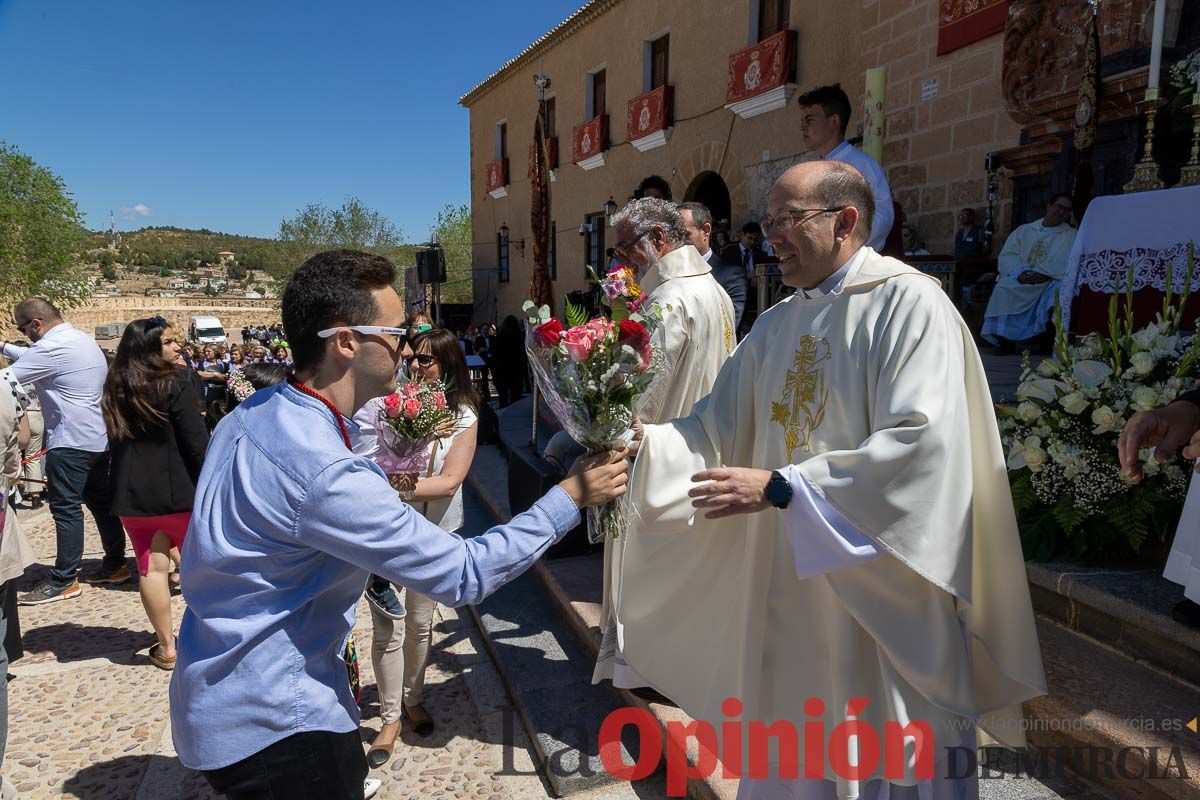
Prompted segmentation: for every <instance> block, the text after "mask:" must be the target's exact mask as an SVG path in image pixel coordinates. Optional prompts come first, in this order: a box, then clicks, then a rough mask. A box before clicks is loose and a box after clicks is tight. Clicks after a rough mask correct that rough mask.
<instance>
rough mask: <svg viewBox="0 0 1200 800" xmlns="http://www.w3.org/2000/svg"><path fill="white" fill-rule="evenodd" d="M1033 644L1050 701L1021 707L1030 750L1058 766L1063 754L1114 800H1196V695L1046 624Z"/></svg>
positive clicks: (1199, 745) (1199, 782)
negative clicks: (1039, 648)
mask: <svg viewBox="0 0 1200 800" xmlns="http://www.w3.org/2000/svg"><path fill="white" fill-rule="evenodd" d="M1038 636H1039V639H1040V641H1041V646H1042V659H1043V661H1044V663H1045V667H1046V680H1047V684H1048V687H1049V690H1050V693H1049V694H1048V695H1047V696H1045V697H1040V698H1037V699H1035V700H1032V701H1030V702H1028V703H1026V704H1025V712H1026V722H1027V724H1028V726H1029V730H1028V738H1029V743H1030V744H1031V745H1033V746H1034V747H1037V748H1040V749H1041V750H1042V751H1043V754H1044V755H1048V754H1051V753H1055V754H1056V757H1058V758H1061V757H1062V756H1063V751H1058V750H1056V748H1066V749H1067V750H1068V751H1070V752H1071V754H1072V759H1073V762H1072V763H1074V764H1075V766H1076V767H1077V769H1076V771H1077V772H1079V773H1081V774H1082V775H1083V776H1084V777H1085V779H1087V780H1089V781H1090V782H1093V783H1095V784H1098V785H1100V786H1102V787H1103V788H1104V789H1106V790H1107V791H1109V792H1111V793H1112V794H1113V795H1114V796H1116V797H1119V798H1129V800H1134V799H1135V798H1136V799H1137V800H1168V799H1169V800H1195V798H1198V797H1200V735H1198V734H1196V733H1194V732H1193V731H1191V730H1189V729H1188V728H1187V727H1186V726H1187V724H1188V723H1189V722H1190V721H1192V720H1194V718H1195V717H1196V715H1197V714H1200V691H1198V690H1197V689H1196V688H1195V687H1194V686H1191V685H1190V684H1188V683H1186V682H1183V681H1180V680H1178V679H1176V678H1174V677H1173V676H1171V675H1168V674H1166V673H1164V672H1162V671H1161V670H1158V669H1155V668H1153V667H1150V666H1147V665H1145V664H1142V663H1138V662H1136V661H1134V660H1132V659H1130V658H1128V657H1126V656H1125V654H1124V653H1122V652H1120V651H1119V650H1117V649H1115V648H1113V647H1110V646H1108V645H1106V644H1103V643H1101V642H1098V641H1096V640H1095V639H1092V638H1090V637H1088V636H1086V635H1084V634H1082V633H1080V632H1078V631H1076V630H1072V629H1070V628H1067V627H1064V626H1063V625H1060V624H1058V623H1057V622H1056V621H1055V620H1052V619H1048V618H1047V617H1045V616H1039V618H1038ZM1193 724H1194V723H1193ZM1122 754H1123V755H1122ZM1093 758H1094V759H1096V761H1095V763H1093V761H1092V759H1093ZM1106 758H1107V759H1109V760H1110V763H1111V764H1112V765H1113V766H1112V768H1111V770H1109V769H1106V768H1105V766H1104V762H1105V759H1106ZM1122 764H1124V767H1123V768H1122V767H1121V765H1122ZM1152 765H1153V767H1152ZM1154 776H1157V777H1154Z"/></svg>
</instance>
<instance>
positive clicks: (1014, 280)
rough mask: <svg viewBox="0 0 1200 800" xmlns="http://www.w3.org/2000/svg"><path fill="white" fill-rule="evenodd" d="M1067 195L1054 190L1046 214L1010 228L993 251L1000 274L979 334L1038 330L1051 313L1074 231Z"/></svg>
mask: <svg viewBox="0 0 1200 800" xmlns="http://www.w3.org/2000/svg"><path fill="white" fill-rule="evenodd" d="M1071 208H1072V206H1071V196H1070V195H1068V194H1059V195H1055V196H1054V197H1053V198H1052V199H1051V200H1050V204H1049V205H1048V206H1046V215H1045V216H1044V217H1043V218H1042V219H1040V220H1038V221H1037V222H1030V223H1028V224H1027V225H1022V226H1020V227H1019V228H1017V229H1016V230H1015V231H1013V232H1012V233H1011V234H1009V237H1008V239H1007V240H1006V241H1005V242H1004V247H1003V249H1001V251H1000V255H999V256H998V257H997V266H998V268H999V272H1000V277H999V278H998V279H997V280H996V288H995V290H994V291H993V292H992V297H991V299H990V300H989V301H988V304H987V310H986V311H985V312H984V316H983V330H982V331H981V333H980V335H981V336H983V338H984V339H986V340H987V341H989V342H991V343H992V344H994V345H997V346H1002V345H1003V344H1004V342H1003V340H1008V341H1010V342H1023V341H1025V340H1026V339H1032V338H1034V337H1036V336H1040V335H1042V333H1044V332H1045V330H1046V326H1047V325H1048V324H1049V323H1050V319H1051V317H1052V316H1053V315H1054V303H1055V296H1056V293H1057V290H1058V288H1059V286H1060V284H1061V282H1062V277H1063V274H1064V273H1065V272H1066V271H1067V257H1068V256H1069V255H1070V254H1071V246H1072V245H1074V244H1075V234H1076V233H1077V231H1076V230H1075V228H1072V227H1071V226H1070V225H1069V224H1068V223H1069V222H1070V219H1071Z"/></svg>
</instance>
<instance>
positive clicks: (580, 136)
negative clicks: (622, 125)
mask: <svg viewBox="0 0 1200 800" xmlns="http://www.w3.org/2000/svg"><path fill="white" fill-rule="evenodd" d="M606 149H608V115H607V114H601V115H600V116H598V117H596V118H595V119H592V120H589V121H587V122H585V123H583V124H582V125H576V126H575V135H574V137H573V139H572V142H571V160H572V161H574V162H576V163H578V162H580V161H584V160H585V159H589V158H591V157H592V156H595V155H599V154H600V153H603V152H604V151H605V150H606Z"/></svg>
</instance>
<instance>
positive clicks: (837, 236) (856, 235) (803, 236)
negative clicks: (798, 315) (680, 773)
mask: <svg viewBox="0 0 1200 800" xmlns="http://www.w3.org/2000/svg"><path fill="white" fill-rule="evenodd" d="M874 216H875V197H874V195H873V194H872V192H871V186H870V184H868V183H867V180H866V178H864V177H863V176H862V173H861V172H859V171H858V170H856V169H855V168H854V167H852V166H850V165H849V164H843V163H842V162H840V161H806V162H804V163H803V164H797V165H796V166H794V167H792V168H791V169H789V170H788V171H787V172H785V173H783V174H782V175H780V176H779V179H778V180H777V181H775V185H774V186H773V187H771V194H770V195H769V196H768V197H767V217H766V219H764V220H763V233H764V234H765V235H766V237H767V241H768V242H770V244H771V247H772V248H774V250H775V255H777V256H779V271H780V272H781V273H782V274H783V282H784V284H786V285H787V286H791V287H793V288H799V289H812V288H815V287H816V286H818V285H820V283H821V281H823V280H825V279H826V278H828V277H829V276H830V275H832V274H833V273H835V272H837V271H838V269H839V268H840V267H841V266H842V265H843V264H845V263H846V262H847V261H848V260H849V259H850V258H851V257H852V256H853V255H854V253H855V252H856V251H857V250H858V249H859V248H860V247H862V246H863V245H865V244H866V242H867V240H868V239H869V238H870V236H871V220H872V219H873V218H874Z"/></svg>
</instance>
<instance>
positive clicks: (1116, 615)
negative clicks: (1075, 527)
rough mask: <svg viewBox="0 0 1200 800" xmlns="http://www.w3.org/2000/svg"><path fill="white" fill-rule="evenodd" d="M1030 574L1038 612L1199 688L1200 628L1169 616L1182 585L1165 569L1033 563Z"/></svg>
mask: <svg viewBox="0 0 1200 800" xmlns="http://www.w3.org/2000/svg"><path fill="white" fill-rule="evenodd" d="M1026 572H1027V573H1028V575H1029V585H1030V592H1031V594H1032V597H1033V605H1034V609H1035V610H1036V611H1037V613H1039V614H1041V615H1043V616H1045V617H1046V618H1048V619H1052V620H1054V621H1055V622H1056V623H1058V624H1059V625H1061V626H1063V627H1065V628H1069V629H1071V630H1073V631H1076V632H1078V633H1081V634H1084V635H1085V636H1090V637H1092V638H1094V639H1097V640H1099V641H1101V642H1104V643H1105V644H1106V645H1108V646H1110V647H1112V648H1114V649H1115V650H1117V651H1118V652H1120V653H1122V654H1124V655H1125V656H1127V657H1129V658H1131V659H1133V660H1135V661H1137V662H1139V663H1142V664H1146V665H1149V666H1151V667H1155V668H1157V669H1160V670H1163V671H1165V672H1168V673H1170V674H1171V675H1173V676H1175V677H1177V678H1179V679H1181V680H1183V681H1185V682H1186V683H1190V684H1191V685H1192V686H1194V687H1200V630H1196V629H1195V628H1189V627H1187V626H1186V625H1181V624H1180V623H1178V622H1176V621H1175V620H1174V619H1172V618H1171V608H1172V606H1174V605H1175V604H1176V603H1178V602H1179V601H1180V600H1182V599H1183V587H1181V586H1177V585H1175V584H1173V583H1171V582H1170V581H1167V580H1165V579H1164V578H1163V577H1162V570H1161V569H1115V568H1111V567H1081V566H1078V565H1074V564H1063V563H1053V562H1052V563H1037V562H1029V563H1028V564H1027V565H1026ZM1197 711H1198V712H1200V709H1197ZM1189 719H1190V717H1189Z"/></svg>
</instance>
